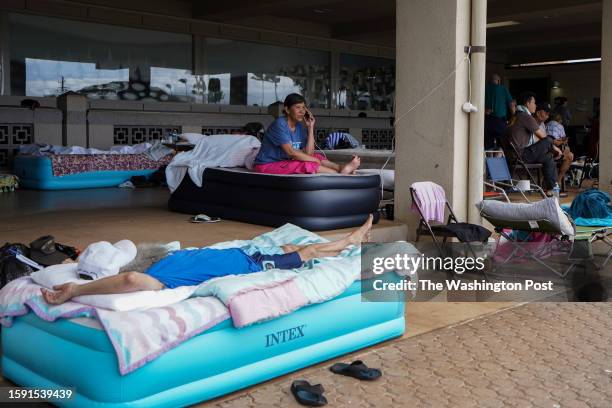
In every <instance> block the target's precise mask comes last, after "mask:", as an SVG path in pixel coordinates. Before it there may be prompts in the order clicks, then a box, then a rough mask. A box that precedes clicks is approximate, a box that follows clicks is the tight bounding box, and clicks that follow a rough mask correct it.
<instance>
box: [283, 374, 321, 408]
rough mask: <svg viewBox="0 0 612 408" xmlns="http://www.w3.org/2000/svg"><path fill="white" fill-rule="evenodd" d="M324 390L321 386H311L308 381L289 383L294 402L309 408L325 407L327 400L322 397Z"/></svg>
mask: <svg viewBox="0 0 612 408" xmlns="http://www.w3.org/2000/svg"><path fill="white" fill-rule="evenodd" d="M324 392H325V390H324V389H323V386H322V385H321V384H316V385H311V384H310V383H309V382H308V381H304V380H296V381H294V382H293V383H291V393H292V394H293V396H294V397H295V399H296V401H297V402H299V403H300V404H302V405H307V406H309V407H322V406H323V405H327V398H325V396H324V395H323V393H324Z"/></svg>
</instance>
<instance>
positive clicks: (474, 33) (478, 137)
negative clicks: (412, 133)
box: [467, 0, 487, 224]
mask: <svg viewBox="0 0 612 408" xmlns="http://www.w3.org/2000/svg"><path fill="white" fill-rule="evenodd" d="M471 40H472V42H471V45H472V58H471V63H470V81H471V83H472V104H473V105H475V106H476V107H477V108H478V112H472V113H470V118H469V120H470V136H469V145H468V146H469V150H470V153H469V165H468V202H467V215H468V217H467V221H468V222H470V223H472V224H480V223H481V222H482V217H481V216H480V212H479V211H478V209H477V208H476V203H477V202H479V201H481V200H482V192H483V182H484V180H483V172H484V169H483V156H484V120H485V115H484V111H485V109H484V105H485V101H484V99H485V71H486V68H487V57H486V56H487V54H486V52H485V48H484V47H485V46H486V44H487V0H472V15H471Z"/></svg>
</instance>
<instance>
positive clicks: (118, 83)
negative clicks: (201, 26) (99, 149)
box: [9, 13, 202, 102]
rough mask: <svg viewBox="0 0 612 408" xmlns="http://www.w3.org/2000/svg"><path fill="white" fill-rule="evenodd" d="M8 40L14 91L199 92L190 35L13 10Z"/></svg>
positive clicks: (171, 95)
mask: <svg viewBox="0 0 612 408" xmlns="http://www.w3.org/2000/svg"><path fill="white" fill-rule="evenodd" d="M9 41H10V47H9V48H10V56H11V62H10V63H11V92H12V94H13V95H27V96H57V95H60V94H61V93H63V92H66V91H74V92H78V93H81V94H84V95H86V96H87V97H88V98H90V99H110V100H118V99H123V100H140V101H160V102H163V101H172V100H174V101H190V100H192V99H193V98H194V97H195V96H196V95H197V93H198V91H197V89H198V87H197V86H194V84H193V82H195V80H196V78H194V77H193V76H192V75H191V73H190V71H189V69H190V68H191V61H192V58H191V55H192V54H191V36H190V35H186V34H174V33H166V32H161V31H153V30H143V29H135V28H128V27H117V26H110V25H105V24H95V23H86V22H81V21H71V20H63V19H57V18H51V17H42V16H34V15H22V14H15V13H12V14H10V15H9ZM200 80H202V78H200ZM168 85H169V86H168ZM194 90H195V91H196V93H195V94H194V93H192V92H193V91H194Z"/></svg>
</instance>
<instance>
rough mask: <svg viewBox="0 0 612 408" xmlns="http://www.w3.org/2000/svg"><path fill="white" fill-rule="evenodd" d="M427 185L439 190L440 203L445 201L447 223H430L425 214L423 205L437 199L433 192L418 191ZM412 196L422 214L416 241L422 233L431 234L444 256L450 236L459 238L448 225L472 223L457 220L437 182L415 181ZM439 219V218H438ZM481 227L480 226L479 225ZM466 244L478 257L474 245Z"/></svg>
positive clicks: (428, 204) (414, 203) (427, 204)
mask: <svg viewBox="0 0 612 408" xmlns="http://www.w3.org/2000/svg"><path fill="white" fill-rule="evenodd" d="M426 185H428V186H429V187H431V188H432V189H434V190H435V191H437V196H438V197H437V200H439V201H438V204H441V203H442V201H443V202H444V207H445V210H448V218H447V219H446V224H434V225H432V224H430V222H429V221H430V220H431V218H430V219H428V218H429V217H427V216H426V215H425V212H424V210H423V206H430V205H432V204H434V203H433V200H435V199H436V198H435V197H432V194H431V193H423V192H421V193H419V192H417V190H419V189H422V188H423V187H426ZM410 196H411V198H412V208H413V209H416V210H417V211H418V213H419V216H420V220H419V225H418V227H417V230H416V234H417V236H416V241H415V242H418V241H419V238H420V237H421V235H426V234H427V235H429V236H430V237H431V238H432V240H433V243H434V245H435V246H436V249H437V250H438V253H439V254H440V256H442V257H444V256H446V255H447V253H446V251H445V249H446V243H447V241H448V238H457V239H459V238H458V237H457V234H456V233H455V232H453V231H451V230H449V229H448V228H447V226H448V225H450V224H465V225H470V224H466V223H460V222H459V221H458V220H457V217H456V216H455V213H454V212H453V209H452V207H451V205H450V203H449V202H448V200H447V199H446V194H445V192H444V189H443V188H442V187H441V186H439V185H438V184H436V183H432V182H422V183H414V184H413V185H412V186H411V187H410ZM419 196H420V197H421V199H423V200H427V202H422V201H420V200H419V198H418V197H419ZM438 221H439V220H438ZM479 227H480V226H479ZM487 238H488V237H487ZM439 239H442V241H441V242H440V241H439ZM464 244H466V245H467V248H468V249H469V251H470V252H471V254H472V255H473V256H474V257H476V253H475V251H474V248H472V246H471V245H470V243H469V242H464Z"/></svg>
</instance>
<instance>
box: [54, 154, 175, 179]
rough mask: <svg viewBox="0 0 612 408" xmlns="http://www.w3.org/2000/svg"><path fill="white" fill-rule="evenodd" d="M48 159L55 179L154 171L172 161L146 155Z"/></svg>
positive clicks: (70, 156)
mask: <svg viewBox="0 0 612 408" xmlns="http://www.w3.org/2000/svg"><path fill="white" fill-rule="evenodd" d="M48 157H49V159H51V167H52V169H53V175H54V176H56V177H59V176H65V175H68V174H76V173H85V172H90V171H103V170H155V169H159V168H160V167H161V166H165V165H167V164H168V163H170V161H171V160H172V155H167V156H164V157H162V158H161V159H160V160H159V161H154V160H151V159H150V158H149V157H148V156H147V155H146V154H54V155H51V156H48Z"/></svg>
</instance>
